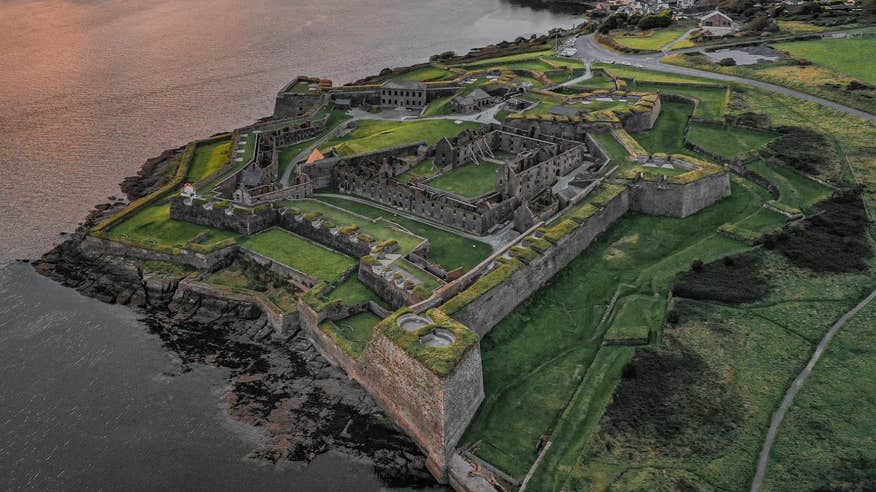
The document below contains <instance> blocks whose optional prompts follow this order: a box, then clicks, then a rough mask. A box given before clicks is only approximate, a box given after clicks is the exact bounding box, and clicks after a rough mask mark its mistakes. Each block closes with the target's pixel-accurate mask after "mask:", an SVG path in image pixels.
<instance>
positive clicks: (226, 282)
mask: <svg viewBox="0 0 876 492" xmlns="http://www.w3.org/2000/svg"><path fill="white" fill-rule="evenodd" d="M260 273H261V272H257V271H252V270H250V269H248V268H247V267H246V266H244V265H243V264H242V263H240V262H238V261H235V262H234V263H232V264H231V265H229V266H227V267H225V268H223V269H221V270H218V271H216V272H214V273H212V274H210V275H209V276H207V278H206V279H205V281H206V282H207V283H210V284H213V285H218V286H220V287H225V288H227V289H229V290H232V291H234V292H238V293H241V294H255V295H262V296H264V297H265V298H267V299H268V300H270V301H271V302H272V303H273V304H274V305H275V306H277V307H278V308H279V309H280V310H282V311H283V312H287V313H288V312H294V311H297V310H298V301H297V300H296V299H295V294H294V293H292V291H291V290H290V289H289V288H287V287H283V286H278V285H273V284H272V283H271V282H265V281H263V280H261V279H260V278H259V274H260Z"/></svg>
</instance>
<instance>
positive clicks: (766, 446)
mask: <svg viewBox="0 0 876 492" xmlns="http://www.w3.org/2000/svg"><path fill="white" fill-rule="evenodd" d="M874 298H876V290H874V291H873V292H871V293H870V295H869V296H867V297H866V298H865V299H864V300H863V301H861V302H859V303H858V305H857V306H855V307H853V308H852V310H851V311H849V312H847V313H846V314H844V315H842V317H841V318H840V319H839V320H837V322H836V323H834V324H833V326H831V327H830V329H829V330H827V333H826V334H825V335H824V338H822V339H821V341H820V342H819V343H818V346H816V347H815V352H814V353H813V354H812V358H811V359H809V363H808V364H806V367H804V368H803V370H802V371H801V372H800V374H798V375H797V378H796V379H794V382H793V383H791V387H790V388H788V392H787V393H785V398H784V399H783V400H782V404H781V405H779V408H778V410H776V413H774V414H773V420H772V422H771V423H770V428H769V430H768V431H767V435H766V439H764V443H763V448H762V449H761V451H760V458H759V459H758V460H757V472H755V474H754V480H753V481H752V482H751V492H758V491H759V490H760V487H761V485H763V478H764V475H766V469H767V464H768V463H769V459H770V449H771V448H772V446H773V442H775V440H776V434H777V433H778V431H779V426H780V425H781V424H782V419H784V418H785V414H786V413H788V409H790V408H791V403H792V402H793V401H794V397H795V396H796V395H797V392H798V391H800V388H801V387H802V386H803V383H805V382H806V379H808V378H809V375H810V374H812V369H813V368H814V367H815V364H816V363H817V362H818V359H820V358H821V354H823V353H824V351H825V350H827V346H828V345H829V344H830V341H831V340H833V337H834V335H836V333H837V332H838V331H839V329H840V328H842V326H843V325H844V324H845V323H846V321H848V320H849V319H850V318H851V317H852V316H854V315H855V314H856V313H857V312H858V311H860V310H861V309H863V308H864V306H866V305H867V304H868V303H870V301H872V300H873V299H874Z"/></svg>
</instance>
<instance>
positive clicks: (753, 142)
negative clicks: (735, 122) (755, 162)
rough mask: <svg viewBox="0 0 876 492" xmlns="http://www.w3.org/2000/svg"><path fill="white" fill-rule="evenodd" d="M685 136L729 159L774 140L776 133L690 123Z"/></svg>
mask: <svg viewBox="0 0 876 492" xmlns="http://www.w3.org/2000/svg"><path fill="white" fill-rule="evenodd" d="M687 138H688V140H690V141H691V142H693V143H694V144H696V145H699V146H700V147H702V148H704V149H706V150H708V151H710V152H714V153H716V154H718V155H720V156H723V157H726V158H728V159H730V158H733V157H736V156H738V155H740V154H743V153H745V152H748V151H751V150H755V149H759V148H761V147H763V146H764V145H766V144H768V143H769V142H770V141H772V140H774V139H775V138H776V135H775V134H774V133H768V132H762V131H757V130H748V129H745V128H735V127H727V128H720V127H717V126H712V125H701V124H697V123H691V125H690V129H689V130H688V134H687Z"/></svg>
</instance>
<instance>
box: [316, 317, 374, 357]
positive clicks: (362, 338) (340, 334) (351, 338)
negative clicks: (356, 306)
mask: <svg viewBox="0 0 876 492" xmlns="http://www.w3.org/2000/svg"><path fill="white" fill-rule="evenodd" d="M379 322H380V318H378V317H377V316H375V315H373V314H371V313H370V312H368V311H365V312H363V313H359V314H354V315H353V316H350V317H349V318H344V319H342V320H338V321H329V320H327V321H325V322H323V323H322V324H320V325H319V328H320V329H321V330H323V331H325V332H327V333H328V334H329V335H330V336H331V337H332V338H334V339H335V340H336V341H337V342H338V345H339V346H340V347H341V348H342V349H344V351H346V352H347V353H348V354H350V355H352V356H353V357H359V356H360V355H362V351H363V350H365V346H367V345H368V342H369V341H370V340H371V336H372V335H373V333H374V327H375V326H376V325H377V323H379Z"/></svg>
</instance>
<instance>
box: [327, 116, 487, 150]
mask: <svg viewBox="0 0 876 492" xmlns="http://www.w3.org/2000/svg"><path fill="white" fill-rule="evenodd" d="M480 126H481V125H480V124H479V123H472V122H464V123H462V124H460V125H457V124H455V123H454V122H453V121H450V120H421V121H416V120H414V121H401V122H399V121H385V120H366V121H359V122H358V124H357V125H356V128H355V129H354V130H353V131H351V132H350V133H348V134H347V135H345V136H343V137H341V138H333V139H331V140H329V141H328V142H326V143H325V144H323V145H322V146H321V147H320V149H322V151H323V152H325V151H328V150H329V149H331V148H332V147H335V148H336V150H337V151H338V152H339V153H341V154H342V155H353V154H361V153H365V152H372V151H375V150H380V149H385V148H389V147H396V146H399V145H404V144H412V143H416V142H422V141H425V142H426V143H427V144H428V145H434V144H435V143H437V142H438V141H439V140H441V139H442V138H443V137H453V136H456V135H457V134H458V133H459V132H461V131H463V130H466V129H470V128H478V127H480Z"/></svg>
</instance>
